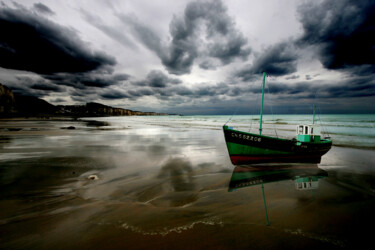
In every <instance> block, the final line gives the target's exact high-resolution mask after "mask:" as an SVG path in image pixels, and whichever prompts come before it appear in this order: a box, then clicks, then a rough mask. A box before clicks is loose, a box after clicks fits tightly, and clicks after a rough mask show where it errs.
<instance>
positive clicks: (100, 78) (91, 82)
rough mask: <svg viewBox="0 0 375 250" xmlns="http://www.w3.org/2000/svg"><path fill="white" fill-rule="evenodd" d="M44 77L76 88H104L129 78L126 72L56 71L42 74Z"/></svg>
mask: <svg viewBox="0 0 375 250" xmlns="http://www.w3.org/2000/svg"><path fill="white" fill-rule="evenodd" d="M43 77H44V78H45V79H48V80H50V81H51V82H54V83H56V84H58V85H65V86H70V87H74V88H78V89H84V88H87V87H96V88H105V87H108V86H111V85H116V84H120V83H122V82H123V81H126V80H128V79H129V78H130V76H129V75H127V74H114V75H111V74H102V73H97V74H96V73H95V72H89V73H76V74H69V73H57V74H53V75H44V76H43Z"/></svg>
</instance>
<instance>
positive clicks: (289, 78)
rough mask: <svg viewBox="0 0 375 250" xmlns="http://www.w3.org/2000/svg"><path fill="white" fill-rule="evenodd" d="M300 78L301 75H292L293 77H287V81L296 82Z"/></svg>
mask: <svg viewBox="0 0 375 250" xmlns="http://www.w3.org/2000/svg"><path fill="white" fill-rule="evenodd" d="M298 78H299V75H291V76H287V77H285V80H294V79H298Z"/></svg>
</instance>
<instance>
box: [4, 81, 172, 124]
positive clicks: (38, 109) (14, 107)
mask: <svg viewBox="0 0 375 250" xmlns="http://www.w3.org/2000/svg"><path fill="white" fill-rule="evenodd" d="M133 115H168V114H165V113H154V112H141V111H133V110H130V109H122V108H113V107H110V106H106V105H103V104H100V103H94V102H90V103H87V104H86V105H58V106H54V105H52V104H50V103H48V102H47V101H45V100H42V99H39V98H37V97H32V96H21V95H15V94H13V92H12V91H11V90H10V89H9V88H7V87H6V86H5V85H2V84H0V117H6V116H12V117H15V116H26V117H27V116H72V117H89V116H90V117H94V116H133Z"/></svg>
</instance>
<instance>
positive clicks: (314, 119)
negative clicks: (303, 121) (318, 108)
mask: <svg viewBox="0 0 375 250" xmlns="http://www.w3.org/2000/svg"><path fill="white" fill-rule="evenodd" d="M313 110H314V115H313V124H314V123H315V104H314V105H313Z"/></svg>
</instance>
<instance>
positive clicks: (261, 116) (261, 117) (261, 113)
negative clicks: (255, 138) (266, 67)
mask: <svg viewBox="0 0 375 250" xmlns="http://www.w3.org/2000/svg"><path fill="white" fill-rule="evenodd" d="M265 81H266V72H263V87H262V106H261V107H260V124H259V134H260V135H261V134H262V119H263V99H264V84H265Z"/></svg>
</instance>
